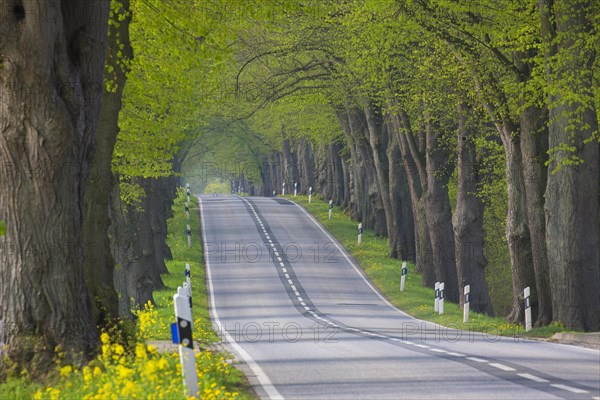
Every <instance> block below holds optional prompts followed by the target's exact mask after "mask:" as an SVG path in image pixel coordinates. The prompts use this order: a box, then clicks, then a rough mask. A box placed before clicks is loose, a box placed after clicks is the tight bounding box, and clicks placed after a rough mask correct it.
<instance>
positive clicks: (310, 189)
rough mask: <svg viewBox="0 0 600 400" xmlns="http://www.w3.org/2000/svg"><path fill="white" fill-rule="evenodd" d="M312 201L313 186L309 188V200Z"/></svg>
mask: <svg viewBox="0 0 600 400" xmlns="http://www.w3.org/2000/svg"><path fill="white" fill-rule="evenodd" d="M311 201H312V186H311V187H309V188H308V202H309V203H310V202H311Z"/></svg>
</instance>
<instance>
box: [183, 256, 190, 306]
mask: <svg viewBox="0 0 600 400" xmlns="http://www.w3.org/2000/svg"><path fill="white" fill-rule="evenodd" d="M183 273H184V275H185V283H187V286H188V292H189V296H190V298H191V297H192V270H191V269H190V264H189V263H185V271H184V272H183Z"/></svg>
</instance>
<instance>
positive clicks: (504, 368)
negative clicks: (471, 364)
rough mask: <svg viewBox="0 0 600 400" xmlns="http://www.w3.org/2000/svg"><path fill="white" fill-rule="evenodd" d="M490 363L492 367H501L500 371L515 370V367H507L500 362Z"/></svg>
mask: <svg viewBox="0 0 600 400" xmlns="http://www.w3.org/2000/svg"><path fill="white" fill-rule="evenodd" d="M490 365H491V366H492V367H494V368H498V369H501V370H502V371H516V369H514V368H512V367H509V366H508V365H504V364H500V363H490Z"/></svg>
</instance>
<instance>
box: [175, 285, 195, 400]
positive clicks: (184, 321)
mask: <svg viewBox="0 0 600 400" xmlns="http://www.w3.org/2000/svg"><path fill="white" fill-rule="evenodd" d="M173 305H174V307H175V318H176V319H177V322H176V323H175V331H176V332H177V338H176V339H177V343H179V362H181V373H182V375H183V383H184V385H185V394H186V396H194V397H197V396H198V372H197V371H196V357H195V356H194V340H193V339H192V321H193V318H192V310H191V309H190V301H189V297H188V295H187V293H186V291H185V289H184V288H182V287H181V286H180V287H178V288H177V293H176V294H174V295H173ZM174 339H175V338H174Z"/></svg>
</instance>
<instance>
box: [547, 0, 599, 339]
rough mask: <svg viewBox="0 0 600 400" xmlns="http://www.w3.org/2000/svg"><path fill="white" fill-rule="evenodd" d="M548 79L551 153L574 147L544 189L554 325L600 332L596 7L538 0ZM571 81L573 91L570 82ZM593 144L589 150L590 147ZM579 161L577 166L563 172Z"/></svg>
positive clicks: (553, 166) (560, 156)
mask: <svg viewBox="0 0 600 400" xmlns="http://www.w3.org/2000/svg"><path fill="white" fill-rule="evenodd" d="M539 7H540V14H541V18H542V29H543V39H544V41H545V42H546V45H547V49H548V50H547V54H546V57H547V60H546V76H547V82H548V86H549V87H550V88H552V91H550V95H549V98H548V102H549V113H550V115H549V116H550V118H549V120H550V126H549V143H548V144H549V147H550V149H554V150H556V149H557V148H558V147H559V146H561V145H569V146H572V148H573V151H572V152H569V151H564V150H561V151H558V152H555V153H554V154H553V155H554V157H552V158H551V160H550V165H549V170H550V173H549V175H548V185H547V188H546V204H545V212H546V245H547V249H548V259H549V261H550V286H551V288H552V292H553V297H552V311H553V318H554V320H556V321H560V322H562V323H563V324H564V325H565V326H566V327H568V328H570V329H583V330H590V331H597V330H598V329H600V287H599V286H600V285H599V284H598V282H599V280H600V277H599V273H600V271H599V270H600V232H599V231H600V226H599V225H598V224H597V223H596V221H598V213H599V204H598V203H599V198H598V194H599V193H598V190H599V189H598V180H599V176H598V175H599V166H598V157H599V147H600V146H599V145H598V139H597V136H596V138H593V136H592V135H594V134H596V135H597V134H598V116H597V111H596V109H597V107H598V105H597V104H594V93H593V87H594V83H593V80H594V78H593V73H594V72H593V66H594V65H595V64H594V62H595V57H596V54H595V52H594V50H593V49H592V48H591V46H590V47H587V46H586V44H585V39H586V38H589V37H592V36H591V35H592V34H593V31H594V29H595V28H594V22H593V21H594V18H595V17H596V16H597V12H598V9H597V4H595V3H594V2H591V1H585V0H563V1H560V0H558V1H547V0H540V2H539ZM565 82H568V85H567V84H566V83H565ZM586 140H588V141H589V142H588V143H587V144H586V143H585V141H586ZM569 156H575V157H577V158H578V159H579V160H581V163H580V164H579V165H562V166H560V168H559V169H558V170H557V167H559V165H560V163H561V162H562V161H564V160H565V159H566V158H567V157H569Z"/></svg>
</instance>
